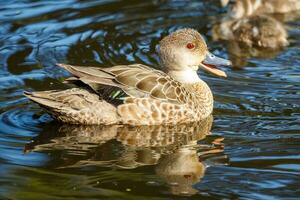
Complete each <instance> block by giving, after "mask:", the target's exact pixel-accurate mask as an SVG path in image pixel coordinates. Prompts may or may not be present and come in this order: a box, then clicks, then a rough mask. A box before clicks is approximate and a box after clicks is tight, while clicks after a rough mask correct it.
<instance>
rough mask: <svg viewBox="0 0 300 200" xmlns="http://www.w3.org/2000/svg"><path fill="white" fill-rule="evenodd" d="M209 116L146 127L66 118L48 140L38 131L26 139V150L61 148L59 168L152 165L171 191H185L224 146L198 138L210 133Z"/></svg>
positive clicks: (188, 191)
mask: <svg viewBox="0 0 300 200" xmlns="http://www.w3.org/2000/svg"><path fill="white" fill-rule="evenodd" d="M212 121H213V120H212V117H211V116H210V117H208V118H207V119H206V120H203V121H201V122H198V123H192V124H181V125H176V126H149V127H148V128H146V127H145V126H141V127H138V126H136V127H131V126H106V127H100V126H99V127H98V128H97V126H78V125H67V124H65V125H62V126H61V127H58V128H57V130H58V132H56V135H57V136H53V135H52V136H51V135H50V138H48V141H47V139H46V136H47V134H48V135H49V133H47V132H43V133H41V134H40V135H39V136H38V137H36V138H34V139H33V141H34V142H33V143H31V144H28V145H27V151H29V150H30V149H31V150H34V151H47V152H49V150H52V151H55V152H56V154H58V155H59V153H58V151H57V150H58V149H61V150H62V151H63V154H62V155H60V159H61V160H62V161H63V162H62V163H61V162H56V163H59V165H60V166H57V167H58V168H82V167H85V166H113V167H117V168H122V169H134V168H136V167H139V166H144V165H153V166H154V167H155V171H156V173H157V175H158V176H159V177H160V178H162V179H163V180H164V181H166V182H167V183H168V185H169V186H170V189H171V192H172V193H173V194H184V195H189V194H194V193H195V192H196V190H194V189H193V187H192V186H193V184H195V183H197V182H199V181H200V179H201V178H202V177H203V176H204V173H205V169H206V165H205V162H206V159H205V157H207V155H208V154H211V155H213V154H214V155H215V154H217V153H220V152H223V147H222V146H221V145H219V146H218V145H214V147H212V146H211V145H209V144H208V145H199V144H197V141H199V140H203V139H204V138H205V137H206V136H207V135H209V134H210V129H211V126H212ZM97 129H98V131H97ZM47 130H48V129H47ZM52 131H54V132H55V130H52ZM108 135H110V136H112V137H108ZM49 140H50V141H49ZM41 143H43V144H41ZM68 153H69V154H68ZM76 155H77V156H76ZM202 156H203V157H202ZM56 161H57V160H56Z"/></svg>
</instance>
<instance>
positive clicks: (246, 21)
mask: <svg viewBox="0 0 300 200" xmlns="http://www.w3.org/2000/svg"><path fill="white" fill-rule="evenodd" d="M212 35H213V40H215V41H216V40H229V41H234V42H237V43H241V44H244V45H245V46H246V47H248V48H253V47H254V48H255V47H257V48H263V49H270V50H277V49H282V48H284V47H286V46H288V45H289V42H288V33H287V31H286V29H285V28H284V26H283V24H282V23H281V22H279V21H277V20H276V19H274V18H273V17H271V16H266V15H253V16H249V17H244V18H241V19H233V18H226V19H225V20H223V21H222V22H221V23H218V24H215V25H214V26H213V29H212Z"/></svg>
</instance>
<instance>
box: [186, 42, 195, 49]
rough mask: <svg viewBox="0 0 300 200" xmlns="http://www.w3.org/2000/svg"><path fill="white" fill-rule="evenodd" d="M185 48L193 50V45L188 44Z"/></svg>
mask: <svg viewBox="0 0 300 200" xmlns="http://www.w3.org/2000/svg"><path fill="white" fill-rule="evenodd" d="M186 48H188V49H193V48H195V45H194V44H193V43H188V44H187V45H186Z"/></svg>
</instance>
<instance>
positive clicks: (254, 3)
mask: <svg viewBox="0 0 300 200" xmlns="http://www.w3.org/2000/svg"><path fill="white" fill-rule="evenodd" d="M228 3H229V0H221V4H222V6H223V7H225V6H226V5H227V4H228ZM297 10H300V1H299V0H238V1H235V2H234V5H233V8H232V9H231V11H230V15H231V17H233V18H235V19H240V18H242V17H247V16H251V15H255V14H272V13H274V14H275V13H277V14H284V13H289V12H293V11H297Z"/></svg>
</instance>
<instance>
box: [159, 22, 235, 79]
mask: <svg viewBox="0 0 300 200" xmlns="http://www.w3.org/2000/svg"><path fill="white" fill-rule="evenodd" d="M159 54H160V59H161V63H162V66H163V67H165V69H166V71H167V72H168V73H169V74H172V73H173V74H174V73H177V74H180V73H181V74H186V76H188V74H196V71H197V70H198V69H199V68H201V69H204V70H206V71H208V72H210V73H212V74H215V75H217V76H221V77H226V73H225V72H224V71H222V70H219V69H217V68H216V66H218V65H225V66H229V65H231V62H230V61H229V60H226V59H222V58H218V57H217V56H215V55H213V54H212V53H210V52H209V51H208V48H207V45H206V43H205V41H204V39H203V37H202V36H201V35H200V33H199V32H197V31H196V30H194V29H190V28H187V29H180V30H177V31H176V32H173V33H171V34H170V35H168V36H166V37H165V38H163V39H162V40H161V41H160V49H159ZM186 78H188V77H186Z"/></svg>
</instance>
